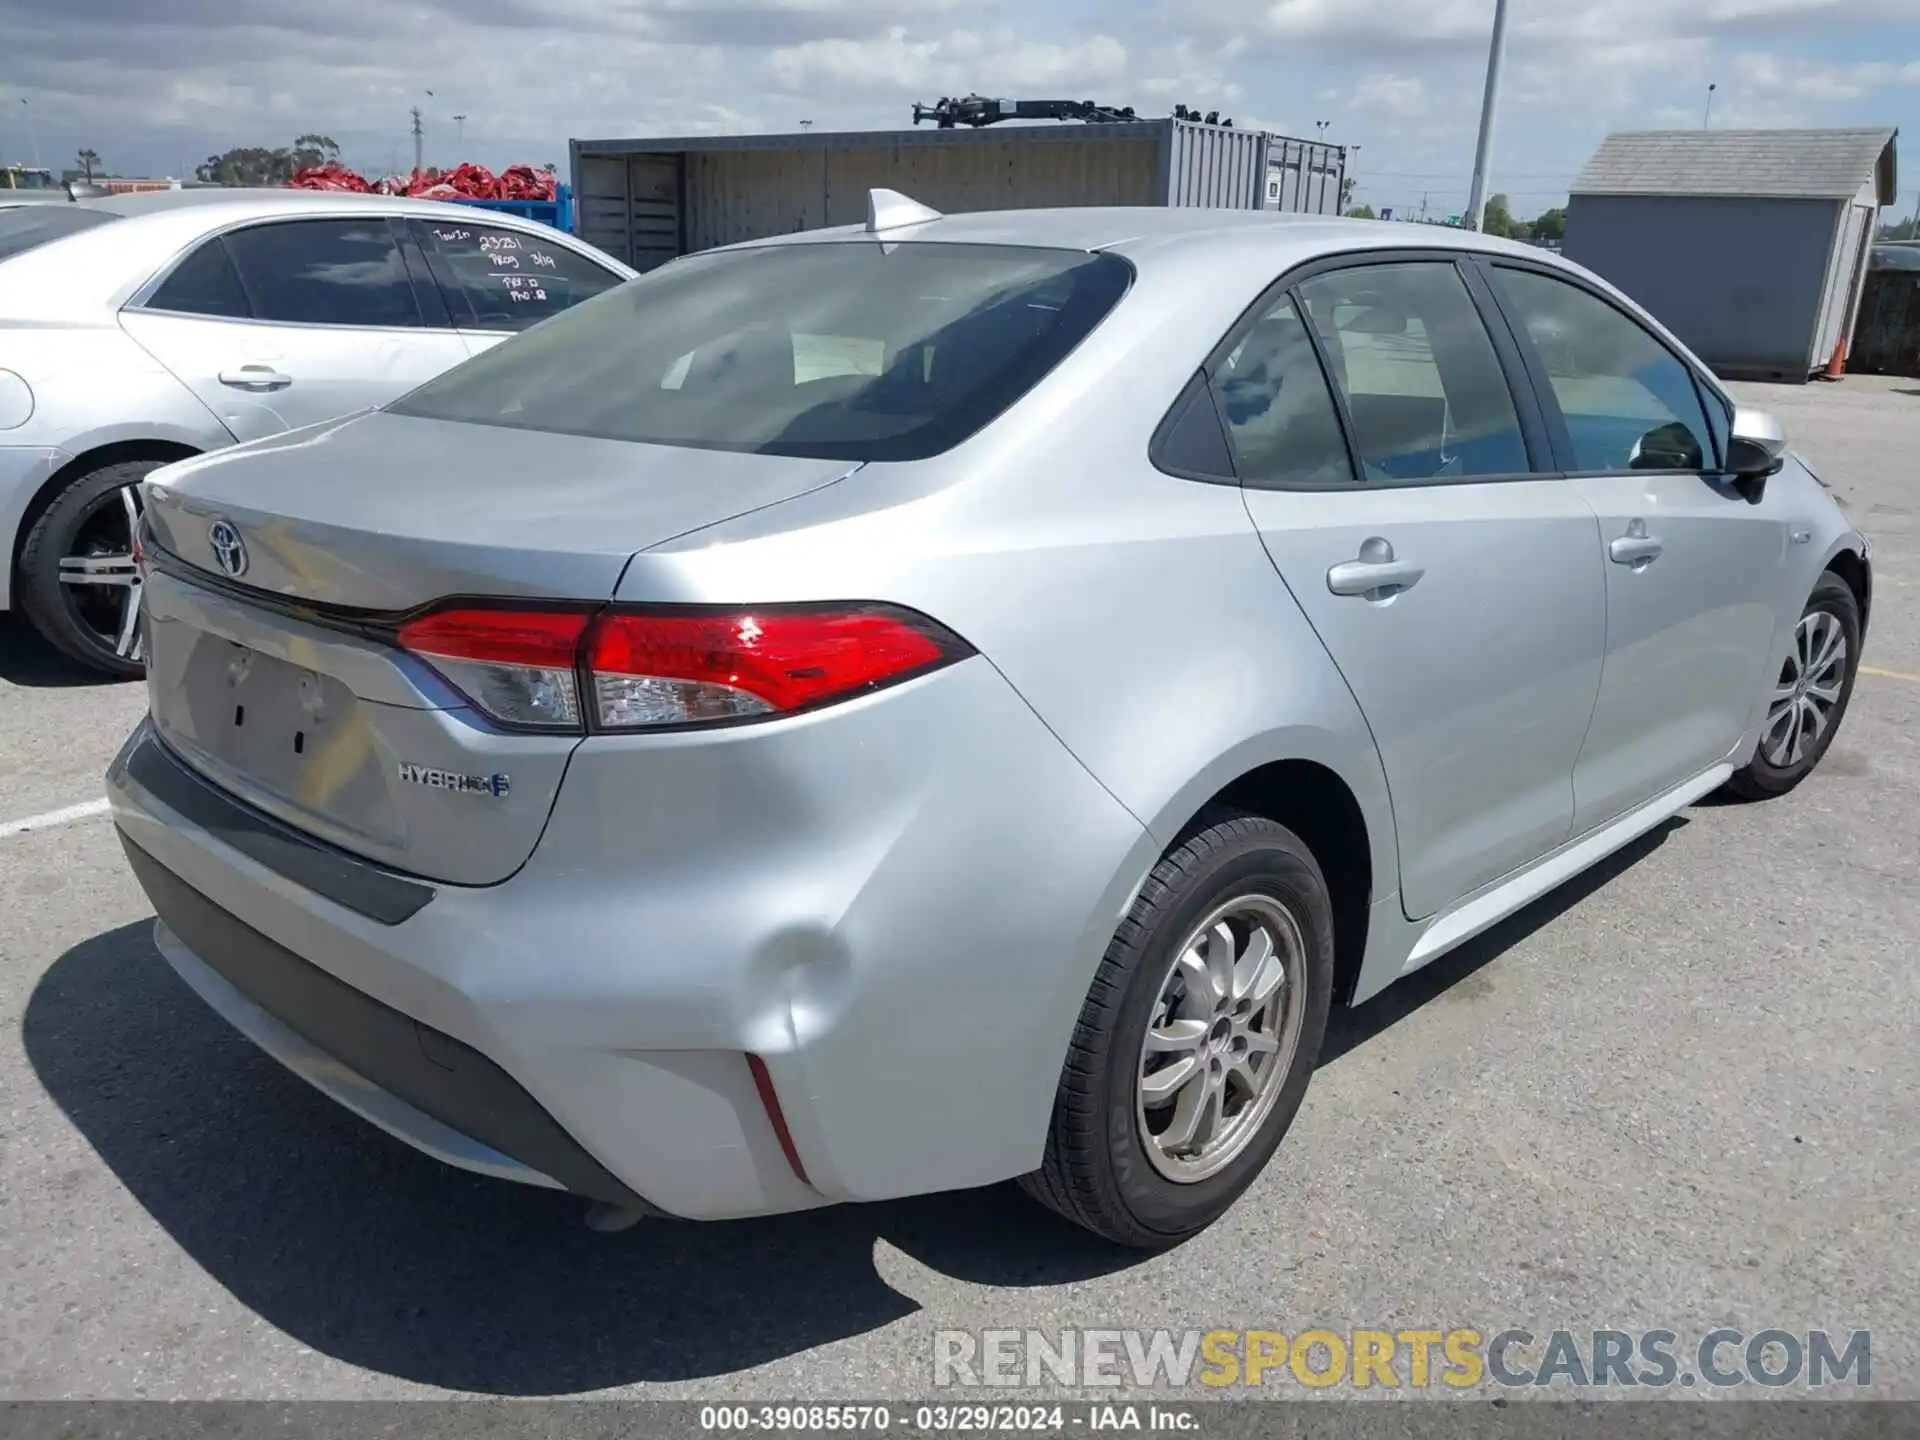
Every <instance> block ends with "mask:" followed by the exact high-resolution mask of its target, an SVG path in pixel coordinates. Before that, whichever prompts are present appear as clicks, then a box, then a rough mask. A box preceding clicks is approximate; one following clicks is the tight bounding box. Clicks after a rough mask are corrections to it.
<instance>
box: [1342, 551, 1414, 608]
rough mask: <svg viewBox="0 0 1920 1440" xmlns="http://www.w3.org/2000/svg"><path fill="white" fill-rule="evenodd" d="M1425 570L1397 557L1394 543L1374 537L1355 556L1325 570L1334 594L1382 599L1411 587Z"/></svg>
mask: <svg viewBox="0 0 1920 1440" xmlns="http://www.w3.org/2000/svg"><path fill="white" fill-rule="evenodd" d="M1426 573H1427V572H1426V570H1425V569H1424V568H1422V567H1421V566H1419V565H1414V564H1411V563H1410V562H1408V561H1405V560H1396V559H1395V558H1394V554H1393V546H1391V545H1389V544H1388V543H1387V542H1386V541H1385V540H1381V539H1379V538H1377V537H1376V538H1374V539H1372V540H1369V541H1367V543H1366V544H1364V545H1362V546H1361V547H1360V555H1359V558H1358V559H1355V560H1343V561H1341V563H1340V564H1338V565H1336V566H1334V567H1333V568H1332V569H1331V570H1329V571H1327V589H1329V590H1331V591H1332V592H1333V593H1334V594H1336V595H1362V596H1365V597H1366V598H1367V599H1369V600H1385V599H1387V598H1388V597H1389V596H1392V595H1397V594H1399V593H1400V592H1401V591H1402V590H1411V589H1412V588H1413V587H1414V586H1415V585H1417V584H1419V583H1420V577H1421V576H1422V575H1425V574H1426Z"/></svg>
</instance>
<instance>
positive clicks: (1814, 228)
mask: <svg viewBox="0 0 1920 1440" xmlns="http://www.w3.org/2000/svg"><path fill="white" fill-rule="evenodd" d="M1897 134H1898V132H1897V131H1895V130H1893V129H1891V128H1881V129H1858V130H1649V131H1632V132H1626V133H1622V134H1617V135H1610V136H1608V137H1607V140H1606V143H1604V144H1603V145H1602V146H1601V147H1600V149H1599V151H1598V152H1597V153H1596V154H1595V155H1594V157H1593V159H1592V160H1591V161H1590V162H1588V164H1587V168H1586V169H1585V170H1584V171H1582V172H1581V174H1580V178H1579V179H1578V180H1576V181H1575V182H1574V184H1573V187H1572V192H1571V198H1570V200H1569V201H1568V204H1567V233H1566V242H1565V248H1564V251H1563V253H1564V254H1565V255H1566V257H1567V258H1568V259H1570V260H1576V261H1578V262H1579V263H1580V264H1582V265H1585V266H1586V267H1587V268H1588V269H1590V270H1594V271H1596V272H1598V273H1599V274H1601V275H1604V276H1605V277H1606V278H1607V279H1608V280H1611V281H1612V282H1613V283H1614V284H1615V285H1618V286H1619V287H1620V288H1621V289H1622V290H1624V291H1626V292H1627V294H1629V295H1631V296H1633V298H1634V299H1636V300H1638V301H1639V302H1640V303H1641V304H1643V305H1645V306H1646V307H1647V308H1648V309H1649V310H1651V311H1652V312H1653V313H1654V314H1655V315H1656V316H1658V317H1659V318H1660V320H1661V321H1662V322H1664V323H1665V324H1666V325H1667V326H1668V328H1670V329H1671V330H1672V331H1673V332H1674V333H1675V334H1676V335H1678V336H1679V337H1680V338H1681V339H1682V340H1683V341H1685V342H1686V344H1687V346H1688V347H1689V348H1690V349H1692V350H1693V352H1694V353H1695V354H1697V355H1698V356H1700V358H1701V359H1703V360H1705V361H1706V362H1707V363H1708V364H1709V365H1711V366H1713V367H1714V369H1715V370H1716V371H1718V372H1719V373H1720V374H1722V375H1725V376H1727V377H1729V378H1749V379H1767V380H1790V381H1804V380H1806V379H1807V378H1808V376H1810V375H1811V374H1813V373H1814V372H1816V371H1819V370H1824V369H1825V368H1826V367H1827V364H1828V362H1829V361H1830V360H1832V359H1833V357H1834V352H1835V351H1836V349H1838V348H1839V347H1840V346H1841V344H1842V342H1843V341H1844V340H1845V338H1846V337H1847V336H1848V335H1850V334H1851V333H1852V330H1853V320H1854V315H1855V313H1856V312H1857V311H1858V309H1859V305H1860V292H1861V287H1862V286H1863V285H1864V284H1865V281H1866V269H1867V264H1866V262H1867V252H1868V249H1869V248H1870V247H1871V245H1872V244H1873V236H1874V230H1875V228H1876V225H1875V222H1876V220H1877V218H1878V216H1879V212H1880V207H1881V206H1883V205H1889V204H1892V203H1893V200H1894V196H1895V193H1896V189H1895V187H1896V179H1897V177H1896V172H1895V155H1894V137H1895V136H1896V135H1897Z"/></svg>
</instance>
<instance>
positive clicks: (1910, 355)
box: [1847, 270, 1920, 378]
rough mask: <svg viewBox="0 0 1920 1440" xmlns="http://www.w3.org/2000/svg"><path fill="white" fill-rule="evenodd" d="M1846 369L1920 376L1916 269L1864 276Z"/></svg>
mask: <svg viewBox="0 0 1920 1440" xmlns="http://www.w3.org/2000/svg"><path fill="white" fill-rule="evenodd" d="M1847 368H1848V369H1849V370H1854V371H1857V372H1859V373H1860V374H1863V375H1905V376H1910V377H1915V378H1920V270H1875V271H1874V272H1873V273H1872V274H1870V275H1868V276H1867V284H1866V289H1865V291H1864V293H1863V296H1862V298H1861V301H1860V318H1859V321H1858V323H1857V324H1856V325H1855V326H1854V330H1853V348H1852V350H1851V352H1850V353H1849V354H1848V356H1847Z"/></svg>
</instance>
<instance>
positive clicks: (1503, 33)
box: [1467, 0, 1507, 230]
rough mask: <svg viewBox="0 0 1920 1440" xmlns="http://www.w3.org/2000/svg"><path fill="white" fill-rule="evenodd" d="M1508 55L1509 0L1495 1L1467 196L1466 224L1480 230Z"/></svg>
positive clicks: (1485, 205) (1485, 206) (1483, 220)
mask: <svg viewBox="0 0 1920 1440" xmlns="http://www.w3.org/2000/svg"><path fill="white" fill-rule="evenodd" d="M1506 58H1507V0H1493V45H1492V48H1491V49H1490V50H1488V52H1487V93H1486V94H1485V96H1483V97H1482V98H1481V101H1480V143H1479V146H1478V147H1477V148H1476V149H1475V151H1474V156H1473V193H1472V194H1471V195H1469V196H1468V197H1467V226H1468V228H1469V229H1473V230H1478V229H1479V228H1480V227H1481V225H1482V224H1483V223H1485V221H1486V218H1487V165H1488V162H1489V161H1490V160H1491V159H1492V158H1493V116H1494V111H1495V110H1496V109H1498V108H1499V105H1500V65H1501V62H1502V61H1504V60H1505V59H1506Z"/></svg>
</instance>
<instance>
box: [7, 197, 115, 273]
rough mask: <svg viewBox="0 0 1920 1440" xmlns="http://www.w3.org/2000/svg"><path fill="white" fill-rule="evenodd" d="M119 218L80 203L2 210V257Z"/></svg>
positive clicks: (8, 258) (38, 246)
mask: <svg viewBox="0 0 1920 1440" xmlns="http://www.w3.org/2000/svg"><path fill="white" fill-rule="evenodd" d="M119 218H120V217H119V216H118V215H112V214H108V213H107V212H105V211H101V210H82V209H81V208H80V207H79V206H77V205H16V206H13V207H11V208H9V209H6V210H0V260H11V259H12V258H13V257H14V256H16V255H24V254H26V253H27V251H29V250H38V249H39V248H40V247H41V246H42V245H51V244H52V243H53V242H54V241H55V240H64V239H66V238H67V236H69V235H78V234H79V233H80V232H81V231H83V230H91V229H93V228H95V227H96V226H99V225H107V224H111V223H112V222H113V221H115V220H118V219H119Z"/></svg>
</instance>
